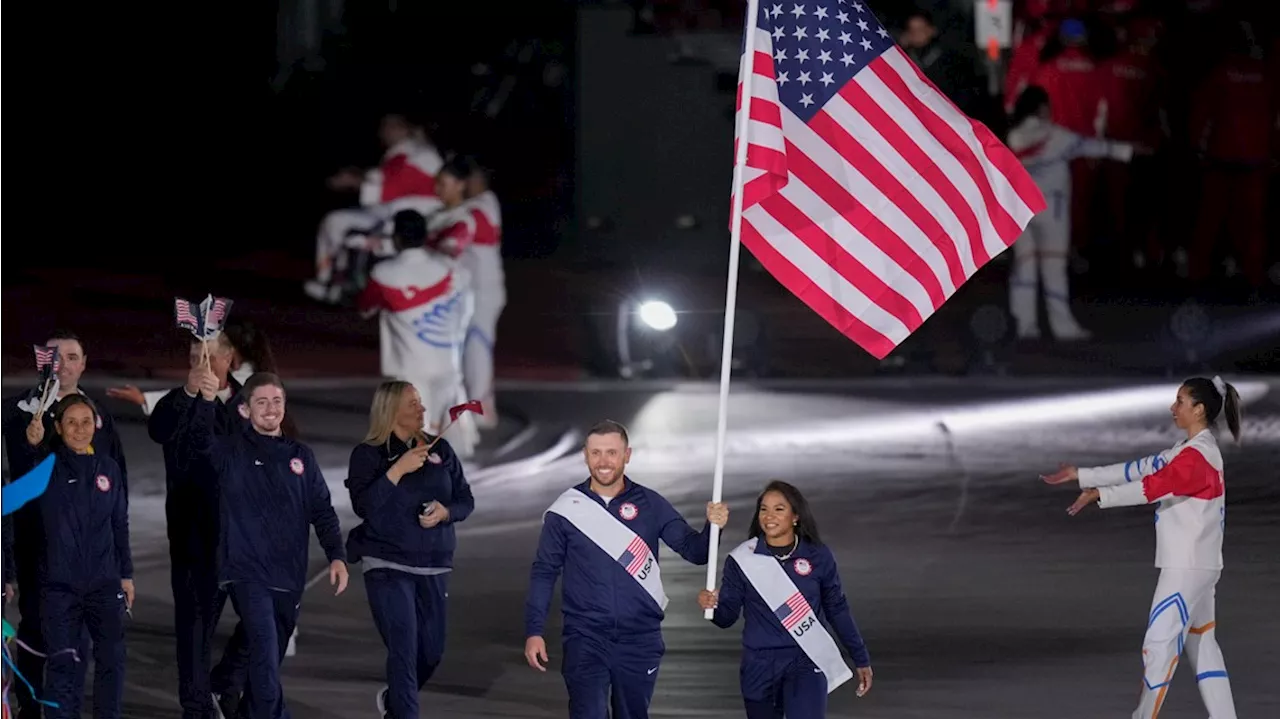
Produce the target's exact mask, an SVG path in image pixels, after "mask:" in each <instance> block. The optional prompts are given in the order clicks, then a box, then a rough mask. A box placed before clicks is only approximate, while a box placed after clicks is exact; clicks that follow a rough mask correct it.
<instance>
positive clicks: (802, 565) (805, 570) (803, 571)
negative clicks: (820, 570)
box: [795, 559, 813, 577]
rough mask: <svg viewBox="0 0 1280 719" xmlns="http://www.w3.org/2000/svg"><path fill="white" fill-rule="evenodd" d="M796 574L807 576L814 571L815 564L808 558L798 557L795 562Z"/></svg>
mask: <svg viewBox="0 0 1280 719" xmlns="http://www.w3.org/2000/svg"><path fill="white" fill-rule="evenodd" d="M795 568H796V574H799V575H800V576H802V577H807V576H809V575H810V574H811V573H813V565H812V564H810V563H809V560H807V559H797V560H796V563H795Z"/></svg>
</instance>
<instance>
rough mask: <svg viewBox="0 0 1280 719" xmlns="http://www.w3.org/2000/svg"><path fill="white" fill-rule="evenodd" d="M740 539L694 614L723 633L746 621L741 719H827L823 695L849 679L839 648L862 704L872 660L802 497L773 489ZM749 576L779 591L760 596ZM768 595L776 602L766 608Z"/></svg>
mask: <svg viewBox="0 0 1280 719" xmlns="http://www.w3.org/2000/svg"><path fill="white" fill-rule="evenodd" d="M747 536H748V539H747V541H746V542H743V543H742V544H741V545H739V546H738V548H737V549H735V550H733V552H731V553H730V555H729V557H728V558H727V559H725V563H724V576H723V578H722V579H721V581H720V589H719V590H718V591H715V592H709V591H707V590H705V589H704V590H703V591H702V592H700V593H699V594H698V604H700V605H701V606H702V608H703V609H714V610H715V613H714V615H713V617H712V622H714V623H715V625H716V626H718V627H720V628H722V629H728V628H729V627H731V626H733V625H734V623H736V622H737V621H738V615H739V614H742V615H743V617H744V621H745V622H746V626H745V628H744V629H743V631H742V668H741V671H740V679H741V682H742V700H743V704H744V705H745V707H746V713H747V717H748V719H782V717H784V716H785V717H796V718H797V719H800V718H803V719H821V717H824V716H826V711H827V693H828V692H830V691H832V690H834V689H835V688H836V687H837V686H839V685H840V684H841V683H843V682H845V681H848V680H849V679H851V678H853V676H854V672H851V671H849V668H848V667H847V666H846V665H845V664H844V660H843V659H842V658H841V656H840V649H839V647H838V646H837V645H836V642H837V641H838V642H839V644H840V645H842V646H843V647H844V649H845V651H846V652H848V654H849V656H850V657H852V658H853V663H854V666H855V667H856V668H857V669H856V672H857V678H858V690H857V693H858V696H862V695H864V694H866V693H867V691H869V690H870V689H871V676H872V672H871V656H870V654H868V653H867V647H866V645H865V644H864V643H863V641H862V635H861V633H859V632H858V625H857V624H856V623H855V622H854V620H853V614H852V613H851V612H850V611H849V601H848V600H847V599H846V598H845V595H844V589H843V587H842V586H841V585H840V575H839V572H838V571H837V568H836V560H835V556H834V555H832V554H831V550H830V549H828V548H827V547H826V545H824V544H822V541H821V539H820V538H819V536H818V525H817V522H815V521H814V518H813V513H812V512H810V511H809V504H808V502H806V501H805V498H804V495H802V494H800V490H798V489H796V488H795V487H793V486H792V485H790V484H788V483H786V482H779V481H774V482H770V483H769V485H768V486H766V487H765V489H764V492H762V493H761V494H760V497H759V499H757V500H756V515H755V516H754V517H752V519H751V530H750V531H749V532H748V535H747ZM775 563H776V566H775ZM777 567H781V569H782V572H778V571H777ZM753 575H754V576H755V577H757V580H758V581H759V580H760V579H763V580H766V581H767V580H770V579H775V580H776V581H773V582H769V583H767V584H765V586H763V587H761V586H757V584H756V583H754V582H753V581H752V576H753ZM784 576H785V579H784ZM788 581H789V582H790V584H789V585H788V584H787V582H788ZM762 583H764V582H762ZM792 585H793V586H792ZM762 589H763V593H762ZM765 593H767V594H773V593H776V595H777V596H778V597H779V599H778V600H776V601H768V600H767V599H766V598H765V596H764V594H765ZM822 619H825V620H826V624H827V625H829V626H830V627H831V629H832V630H834V632H835V635H836V636H835V641H832V638H831V637H830V635H828V634H826V629H825V628H824V627H823V626H822V624H821V621H820V620H822ZM815 640H818V641H816V642H815ZM815 647H816V649H815ZM815 657H816V658H815ZM824 670H825V671H824Z"/></svg>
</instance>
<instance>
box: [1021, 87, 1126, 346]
mask: <svg viewBox="0 0 1280 719" xmlns="http://www.w3.org/2000/svg"><path fill="white" fill-rule="evenodd" d="M1050 112H1051V109H1050V106H1049V96H1048V94H1047V93H1046V92H1045V91H1044V89H1042V88H1040V87H1038V86H1034V85H1033V86H1032V87H1029V88H1027V89H1026V90H1025V91H1023V93H1022V95H1021V96H1020V97H1019V98H1018V103H1017V107H1016V108H1015V111H1014V116H1013V123H1014V126H1013V129H1012V130H1010V131H1009V138H1008V145H1009V149H1010V150H1013V153H1014V154H1015V155H1016V156H1017V157H1018V159H1019V160H1020V161H1021V162H1022V164H1023V166H1024V167H1026V168H1027V172H1028V173H1029V174H1030V175H1031V177H1032V179H1034V180H1035V181H1036V185H1037V186H1039V188H1040V191H1041V192H1042V193H1043V194H1044V197H1045V200H1046V201H1047V202H1048V207H1046V208H1045V210H1044V211H1043V212H1041V213H1040V214H1038V215H1036V216H1035V217H1033V218H1031V222H1030V223H1028V224H1027V231H1026V232H1025V233H1024V234H1023V236H1022V237H1021V238H1020V239H1019V240H1018V241H1017V242H1015V243H1014V245H1013V270H1012V272H1011V273H1010V276H1009V311H1010V312H1011V313H1012V314H1013V317H1014V320H1015V321H1016V322H1017V325H1018V336H1019V337H1020V338H1023V339H1034V338H1038V337H1039V336H1040V322H1039V315H1038V314H1037V310H1036V303H1037V300H1038V299H1039V297H1040V290H1041V288H1043V290H1044V301H1045V309H1046V310H1047V314H1048V315H1049V329H1050V331H1051V332H1052V333H1053V336H1054V338H1056V339H1059V340H1080V339H1087V338H1088V337H1089V336H1090V334H1089V332H1088V331H1087V330H1085V329H1084V328H1083V327H1081V326H1080V323H1079V322H1077V321H1076V318H1075V315H1074V314H1072V312H1071V293H1070V288H1069V287H1068V284H1067V255H1068V252H1069V250H1070V246H1071V189H1072V180H1071V165H1070V163H1071V161H1072V160H1074V159H1075V158H1077V157H1109V158H1112V159H1115V160H1121V161H1124V162H1127V161H1128V160H1129V159H1130V158H1131V157H1132V156H1133V146H1132V145H1129V144H1127V143H1122V142H1108V141H1106V140H1097V139H1092V138H1088V137H1083V136H1081V135H1078V134H1076V133H1074V132H1072V131H1070V130H1068V129H1066V128H1064V127H1061V126H1059V125H1057V124H1055V123H1053V122H1052V121H1051V120H1050ZM1037 275H1038V276H1037Z"/></svg>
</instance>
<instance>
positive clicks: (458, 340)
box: [357, 210, 476, 457]
mask: <svg viewBox="0 0 1280 719" xmlns="http://www.w3.org/2000/svg"><path fill="white" fill-rule="evenodd" d="M394 221H395V230H394V232H393V239H394V241H395V243H396V245H397V246H398V247H399V248H400V253H399V254H398V255H396V256H395V257H393V258H391V259H388V260H386V261H384V262H380V263H378V264H377V265H375V266H374V268H373V270H372V272H371V273H370V277H369V284H368V285H366V286H365V289H364V292H363V293H362V294H361V295H360V298H359V301H358V303H357V304H358V307H359V309H360V311H361V312H362V313H365V314H366V315H372V314H374V313H378V314H379V315H380V323H381V355H382V374H383V376H385V377H389V378H394V379H401V380H405V381H408V382H412V383H413V385H414V387H415V388H417V390H418V394H419V395H421V397H422V404H423V407H424V408H425V409H424V413H425V415H426V416H425V420H426V424H427V429H428V431H429V432H430V433H431V434H439V433H440V430H441V428H442V427H443V426H444V425H445V424H446V423H447V422H448V413H449V408H450V407H452V406H454V405H457V404H461V403H463V402H465V401H466V400H467V397H466V394H465V392H464V390H463V384H462V344H463V342H464V341H465V338H466V331H467V326H468V324H470V321H471V301H472V300H471V276H470V275H471V273H470V272H468V271H467V270H466V268H464V267H462V266H461V263H459V262H458V261H457V260H455V259H453V258H452V257H450V256H449V255H448V254H446V253H445V252H442V251H440V250H439V249H438V248H437V247H436V246H434V245H432V244H431V243H430V242H428V243H427V244H425V245H424V244H423V240H424V238H425V237H426V220H425V218H423V217H422V216H421V215H419V214H418V213H416V212H413V211H412V210H402V211H400V212H398V213H396V215H395V220H394ZM468 414H469V413H463V415H462V416H461V417H460V418H459V420H458V421H457V422H456V423H455V424H454V425H453V428H452V429H450V431H449V432H448V433H447V434H446V439H448V440H449V444H450V445H452V446H453V448H454V450H455V451H456V452H457V453H458V454H459V456H462V457H466V456H469V455H470V454H471V452H472V451H473V450H474V446H475V442H476V430H475V426H474V422H473V421H471V420H469V419H467V415H468Z"/></svg>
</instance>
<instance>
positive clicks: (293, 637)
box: [284, 627, 298, 657]
mask: <svg viewBox="0 0 1280 719" xmlns="http://www.w3.org/2000/svg"><path fill="white" fill-rule="evenodd" d="M297 653H298V628H297V627H294V629H293V634H290V635H289V645H288V646H287V647H285V648H284V655H285V656H286V657H291V656H293V655H295V654H297Z"/></svg>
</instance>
